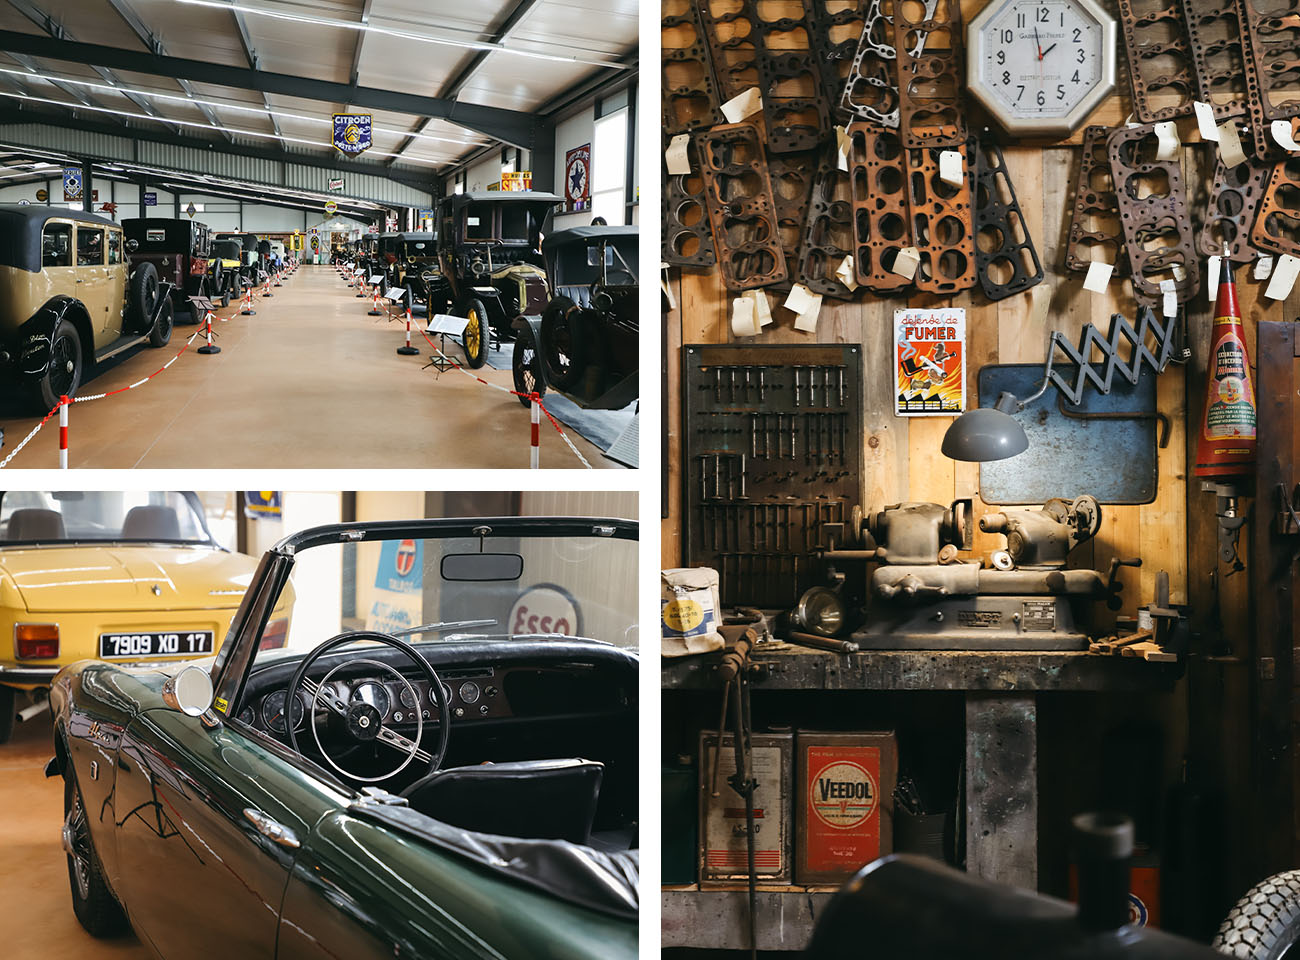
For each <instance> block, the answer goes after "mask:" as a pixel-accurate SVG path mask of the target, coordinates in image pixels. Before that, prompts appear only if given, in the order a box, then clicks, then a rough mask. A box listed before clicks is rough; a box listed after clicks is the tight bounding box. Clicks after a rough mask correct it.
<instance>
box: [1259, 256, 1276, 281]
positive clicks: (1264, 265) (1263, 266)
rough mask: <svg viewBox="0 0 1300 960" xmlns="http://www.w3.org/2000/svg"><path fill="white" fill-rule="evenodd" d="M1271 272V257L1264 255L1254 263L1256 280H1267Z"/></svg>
mask: <svg viewBox="0 0 1300 960" xmlns="http://www.w3.org/2000/svg"><path fill="white" fill-rule="evenodd" d="M1272 272H1273V257H1272V256H1271V255H1269V254H1264V255H1263V256H1261V257H1260V258H1259V259H1258V260H1256V261H1255V279H1256V280H1267V279H1268V278H1269V275H1270V274H1271V273H1272Z"/></svg>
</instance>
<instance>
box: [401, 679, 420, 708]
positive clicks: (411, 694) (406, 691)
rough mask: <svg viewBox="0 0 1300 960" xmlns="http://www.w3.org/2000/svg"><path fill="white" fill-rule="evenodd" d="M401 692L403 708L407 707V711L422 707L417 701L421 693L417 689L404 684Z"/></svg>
mask: <svg viewBox="0 0 1300 960" xmlns="http://www.w3.org/2000/svg"><path fill="white" fill-rule="evenodd" d="M401 691H402V692H401V693H400V694H398V696H399V697H400V698H401V701H402V706H404V707H406V709H408V710H414V709H415V708H416V707H418V706H419V705H420V701H419V700H417V699H416V697H417V695H418V693H419V691H418V690H417V688H415V687H408V686H406V685H405V684H403V685H402V687H401Z"/></svg>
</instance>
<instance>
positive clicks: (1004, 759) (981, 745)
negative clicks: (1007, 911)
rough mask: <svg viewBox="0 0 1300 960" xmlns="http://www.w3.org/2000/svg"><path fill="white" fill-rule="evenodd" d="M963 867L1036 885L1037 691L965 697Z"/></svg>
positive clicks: (1010, 881)
mask: <svg viewBox="0 0 1300 960" xmlns="http://www.w3.org/2000/svg"><path fill="white" fill-rule="evenodd" d="M966 872H967V873H970V874H973V875H974V876H977V877H983V878H984V879H986V880H992V881H994V882H996V883H1008V884H1012V885H1014V886H1017V887H1024V888H1026V889H1028V890H1037V889H1038V708H1037V703H1036V701H1035V697H1034V694H1032V693H1028V694H1025V693H1012V694H1005V693H986V692H984V691H969V692H967V694H966Z"/></svg>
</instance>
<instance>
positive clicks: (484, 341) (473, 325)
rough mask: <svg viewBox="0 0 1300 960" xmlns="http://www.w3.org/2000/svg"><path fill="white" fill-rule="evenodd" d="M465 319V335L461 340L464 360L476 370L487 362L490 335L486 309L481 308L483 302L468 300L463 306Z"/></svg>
mask: <svg viewBox="0 0 1300 960" xmlns="http://www.w3.org/2000/svg"><path fill="white" fill-rule="evenodd" d="M465 317H466V318H467V319H468V320H469V323H467V324H466V325H465V335H464V337H463V338H462V342H463V343H464V345H465V360H466V362H467V363H468V364H469V365H470V366H471V367H474V368H476V369H477V368H478V367H481V366H483V364H485V363H486V362H487V352H488V337H489V335H490V331H489V329H488V315H487V308H486V307H484V306H483V301H482V300H470V301H469V303H468V304H466V305H465Z"/></svg>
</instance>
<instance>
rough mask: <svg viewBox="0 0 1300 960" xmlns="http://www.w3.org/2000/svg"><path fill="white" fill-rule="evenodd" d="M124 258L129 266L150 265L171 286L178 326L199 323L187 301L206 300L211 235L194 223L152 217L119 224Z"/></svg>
mask: <svg viewBox="0 0 1300 960" xmlns="http://www.w3.org/2000/svg"><path fill="white" fill-rule="evenodd" d="M122 232H123V233H124V234H125V235H126V255H127V259H128V261H129V262H130V263H131V265H132V266H136V265H138V264H141V263H152V264H153V266H154V269H155V270H157V271H158V277H159V279H161V280H166V281H167V282H168V283H170V284H171V285H172V288H171V289H172V293H171V297H172V307H173V310H174V312H175V316H176V322H177V323H198V322H199V321H200V320H201V319H203V318H202V317H201V316H199V315H198V314H197V313H195V311H194V308H193V304H191V303H190V301H189V298H190V297H206V296H208V295H209V292H208V257H209V255H210V254H211V246H212V234H211V232H210V231H209V230H208V225H207V224H206V223H200V222H199V221H197V220H165V219H159V218H154V217H149V218H139V217H137V218H134V219H130V220H123V221H122Z"/></svg>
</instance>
